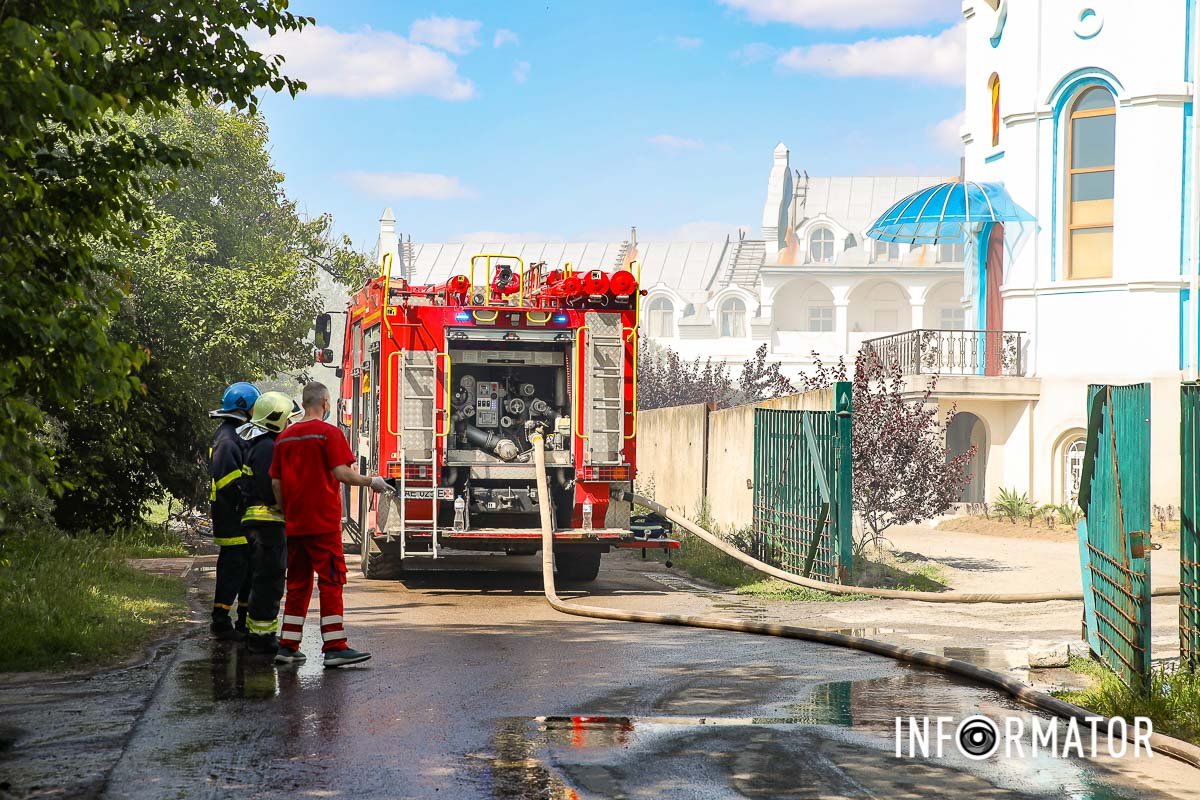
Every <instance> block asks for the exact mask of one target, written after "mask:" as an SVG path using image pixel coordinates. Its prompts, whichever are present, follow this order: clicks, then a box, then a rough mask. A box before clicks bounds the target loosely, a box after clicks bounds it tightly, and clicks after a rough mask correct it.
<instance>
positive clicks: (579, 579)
mask: <svg viewBox="0 0 1200 800" xmlns="http://www.w3.org/2000/svg"><path fill="white" fill-rule="evenodd" d="M554 566H555V568H556V569H557V570H558V576H559V577H560V578H562V579H563V580H564V581H568V582H571V583H589V582H591V581H594V580H596V576H597V575H599V574H600V552H599V551H598V550H577V551H575V552H571V551H568V550H563V551H559V552H556V553H555V554H554Z"/></svg>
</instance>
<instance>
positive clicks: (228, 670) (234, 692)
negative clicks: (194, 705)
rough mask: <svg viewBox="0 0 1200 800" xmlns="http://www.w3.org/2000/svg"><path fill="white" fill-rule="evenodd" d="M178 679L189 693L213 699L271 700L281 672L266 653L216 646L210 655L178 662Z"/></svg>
mask: <svg viewBox="0 0 1200 800" xmlns="http://www.w3.org/2000/svg"><path fill="white" fill-rule="evenodd" d="M179 683H180V686H181V687H183V688H184V689H185V690H186V691H188V693H189V694H191V695H193V696H194V697H196V698H205V699H209V700H212V701H213V702H221V701H226V700H270V699H271V698H273V697H275V696H276V695H278V694H279V673H278V671H277V670H276V669H275V666H274V664H272V663H271V659H270V658H269V657H267V656H248V655H247V654H246V652H245V651H244V650H242V649H241V648H239V647H228V648H225V647H214V648H213V651H212V654H211V655H210V656H209V657H208V658H199V659H195V660H192V661H184V662H183V663H182V664H180V665H179Z"/></svg>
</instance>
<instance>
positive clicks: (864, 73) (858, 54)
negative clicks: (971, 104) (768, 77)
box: [777, 25, 966, 84]
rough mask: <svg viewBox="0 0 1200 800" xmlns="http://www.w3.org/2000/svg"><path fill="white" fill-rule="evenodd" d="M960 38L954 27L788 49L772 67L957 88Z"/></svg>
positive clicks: (960, 73)
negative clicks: (931, 33) (923, 33)
mask: <svg viewBox="0 0 1200 800" xmlns="http://www.w3.org/2000/svg"><path fill="white" fill-rule="evenodd" d="M965 38H966V36H965V30H964V28H963V26H961V25H959V26H957V27H954V28H948V29H946V30H944V31H942V32H941V33H939V34H937V35H936V36H916V35H914V36H897V37H895V38H891V39H864V40H862V41H859V42H851V43H849V44H814V45H811V46H808V47H793V48H792V49H791V50H788V51H787V52H786V53H784V54H783V55H781V56H780V57H779V60H778V62H777V63H778V64H779V66H780V67H782V68H783V69H786V70H790V71H793V72H819V73H823V74H825V75H834V76H837V77H841V78H849V77H867V78H915V79H918V80H925V81H931V82H933V83H947V84H961V83H962V82H963V72H964V70H965V68H966V67H965V64H966V42H965Z"/></svg>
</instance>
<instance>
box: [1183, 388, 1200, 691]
mask: <svg viewBox="0 0 1200 800" xmlns="http://www.w3.org/2000/svg"><path fill="white" fill-rule="evenodd" d="M1179 403H1180V409H1179V410H1180V417H1179V418H1180V437H1179V464H1180V482H1179V484H1180V492H1179V497H1180V500H1179V506H1180V515H1179V518H1180V528H1179V656H1180V658H1181V659H1182V661H1183V663H1185V664H1187V665H1189V666H1190V667H1192V668H1193V669H1196V668H1200V537H1198V536H1197V531H1196V512H1197V505H1198V501H1200V475H1197V474H1196V470H1197V469H1200V384H1196V383H1185V384H1183V385H1182V386H1181V387H1180V392H1179Z"/></svg>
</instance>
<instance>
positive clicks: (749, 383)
mask: <svg viewBox="0 0 1200 800" xmlns="http://www.w3.org/2000/svg"><path fill="white" fill-rule="evenodd" d="M795 392H796V387H795V386H793V385H792V382H791V381H790V380H788V379H787V378H786V377H784V375H783V373H782V372H781V371H780V365H779V362H778V361H767V345H766V344H765V343H764V344H760V345H759V346H758V349H757V350H755V351H754V357H753V358H751V359H748V360H747V361H745V362H744V363H743V364H742V371H741V372H740V373H739V374H738V393H739V395H740V397H739V402H742V403H757V402H759V401H762V400H770V399H771V398H772V397H780V396H782V395H785V394H795Z"/></svg>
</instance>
